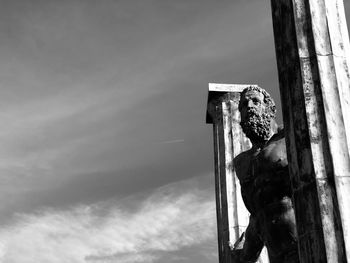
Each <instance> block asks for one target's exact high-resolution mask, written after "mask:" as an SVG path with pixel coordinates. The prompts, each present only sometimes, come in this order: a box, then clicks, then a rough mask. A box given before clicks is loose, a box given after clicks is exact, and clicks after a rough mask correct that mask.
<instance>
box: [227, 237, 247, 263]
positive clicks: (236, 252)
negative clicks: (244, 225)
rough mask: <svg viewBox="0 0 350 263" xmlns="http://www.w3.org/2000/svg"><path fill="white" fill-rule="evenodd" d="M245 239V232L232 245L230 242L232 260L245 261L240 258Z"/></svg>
mask: <svg viewBox="0 0 350 263" xmlns="http://www.w3.org/2000/svg"><path fill="white" fill-rule="evenodd" d="M244 241H245V232H243V233H242V235H241V236H240V237H239V239H238V240H237V241H236V242H235V243H234V244H233V245H232V244H230V249H231V256H232V262H234V263H243V262H242V261H241V260H240V258H241V255H242V253H243V245H244Z"/></svg>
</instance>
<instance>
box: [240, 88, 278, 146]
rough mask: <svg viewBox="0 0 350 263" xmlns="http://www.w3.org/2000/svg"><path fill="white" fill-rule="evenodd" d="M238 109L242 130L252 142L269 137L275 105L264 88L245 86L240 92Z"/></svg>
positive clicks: (274, 114) (265, 139)
mask: <svg viewBox="0 0 350 263" xmlns="http://www.w3.org/2000/svg"><path fill="white" fill-rule="evenodd" d="M239 111H240V113H241V126H242V129H243V132H244V133H245V134H246V135H247V137H248V138H249V139H250V140H251V141H252V142H253V143H254V142H265V141H267V140H269V139H270V137H271V136H272V134H271V133H272V131H271V122H272V121H274V119H275V118H276V106H275V102H274V101H273V99H272V98H271V96H270V94H269V93H267V92H266V90H264V89H262V88H260V87H258V86H249V87H247V88H245V89H244V90H243V91H242V93H241V99H240V101H239Z"/></svg>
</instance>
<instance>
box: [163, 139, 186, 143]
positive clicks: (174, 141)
mask: <svg viewBox="0 0 350 263" xmlns="http://www.w3.org/2000/svg"><path fill="white" fill-rule="evenodd" d="M184 141H185V140H184V139H177V140H170V141H163V142H160V143H178V142H184Z"/></svg>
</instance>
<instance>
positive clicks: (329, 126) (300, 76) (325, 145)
mask: <svg viewBox="0 0 350 263" xmlns="http://www.w3.org/2000/svg"><path fill="white" fill-rule="evenodd" d="M271 3H272V17H273V27H274V35H275V47H276V56H277V64H278V73H279V82H280V93H281V100H282V109H283V119H284V126H285V130H286V144H287V149H288V160H289V170H290V175H291V180H292V182H293V190H294V207H295V213H296V220H297V229H298V238H299V257H300V260H301V262H317V263H319V262H329V263H333V262H350V209H349V208H350V154H349V149H350V103H349V100H350V79H349V63H350V61H349V46H350V45H349V36H348V31H347V26H346V21H345V13H344V5H343V2H342V0H271Z"/></svg>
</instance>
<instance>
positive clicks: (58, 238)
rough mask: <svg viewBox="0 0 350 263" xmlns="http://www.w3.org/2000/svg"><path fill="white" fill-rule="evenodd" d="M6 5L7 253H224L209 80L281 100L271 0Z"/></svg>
mask: <svg viewBox="0 0 350 263" xmlns="http://www.w3.org/2000/svg"><path fill="white" fill-rule="evenodd" d="M345 4H346V6H347V7H350V6H349V1H348V0H345ZM0 7H1V8H0V123H1V129H0V180H1V183H0V200H1V202H0V261H1V262H4V263H37V262H42V263H44V262H45V263H62V262H64V263H70V262H72V263H82V262H94V263H95V262H106V263H110V262H118V263H134V262H141V263H153V262H154V263H158V262H159V263H163V262H167V263H178V262H191V263H209V262H210V263H212V262H218V255H217V241H216V218H215V204H214V176H213V170H214V168H213V142H212V127H211V126H210V125H207V124H205V110H206V99H207V89H208V83H209V82H220V83H256V84H259V85H260V86H262V87H264V88H265V89H266V90H268V91H269V92H270V93H271V94H272V95H273V96H274V97H275V98H276V100H277V105H278V108H279V109H280V103H279V102H278V99H279V93H278V83H277V70H276V63H275V54H274V45H273V34H272V22H271V14H270V2H269V1H268V0H220V1H213V0H211V1H210V0H103V1H96V0H61V1H57V0H11V1H10V0H0ZM278 119H279V122H281V114H280V113H279V115H278Z"/></svg>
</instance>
